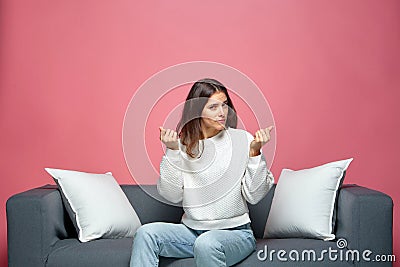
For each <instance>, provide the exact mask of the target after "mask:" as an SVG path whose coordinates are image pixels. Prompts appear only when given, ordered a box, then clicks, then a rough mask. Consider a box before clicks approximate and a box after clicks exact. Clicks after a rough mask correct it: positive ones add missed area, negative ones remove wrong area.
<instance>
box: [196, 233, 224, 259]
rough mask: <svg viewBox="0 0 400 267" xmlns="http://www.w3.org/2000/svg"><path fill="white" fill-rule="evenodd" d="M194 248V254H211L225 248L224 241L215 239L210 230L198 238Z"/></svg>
mask: <svg viewBox="0 0 400 267" xmlns="http://www.w3.org/2000/svg"><path fill="white" fill-rule="evenodd" d="M193 250H194V254H198V255H200V254H203V255H207V254H208V255H210V253H215V252H223V250H224V249H223V245H222V243H221V242H220V241H219V240H217V239H215V238H214V237H213V235H212V234H211V232H210V231H209V232H206V233H204V234H201V235H200V236H198V237H197V238H196V241H195V242H194V247H193Z"/></svg>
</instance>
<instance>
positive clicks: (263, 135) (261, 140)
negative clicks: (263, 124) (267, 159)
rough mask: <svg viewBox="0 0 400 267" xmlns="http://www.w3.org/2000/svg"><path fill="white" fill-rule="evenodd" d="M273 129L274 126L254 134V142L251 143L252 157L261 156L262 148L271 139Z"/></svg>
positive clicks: (250, 154)
mask: <svg viewBox="0 0 400 267" xmlns="http://www.w3.org/2000/svg"><path fill="white" fill-rule="evenodd" d="M273 128H274V126H269V127H268V128H265V129H260V130H258V131H257V132H256V133H255V134H254V140H253V141H251V143H250V152H249V156H250V157H254V156H258V155H260V154H261V152H260V150H261V147H262V146H263V145H265V144H266V143H267V142H268V141H269V140H270V139H271V135H270V132H271V131H272V129H273Z"/></svg>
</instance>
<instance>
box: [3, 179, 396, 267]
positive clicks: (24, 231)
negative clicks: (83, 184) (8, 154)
mask: <svg viewBox="0 0 400 267" xmlns="http://www.w3.org/2000/svg"><path fill="white" fill-rule="evenodd" d="M147 187H148V188H147V189H146V191H147V190H152V191H153V192H154V193H155V192H156V188H155V186H151V185H150V186H147ZM122 189H123V191H124V192H125V194H126V195H127V197H128V199H129V201H130V202H131V204H132V206H133V207H134V209H135V210H136V212H137V214H138V215H139V217H140V220H141V221H142V223H143V224H145V223H149V222H155V221H163V222H176V223H177V222H179V221H180V218H181V215H182V209H181V208H178V207H174V206H170V205H166V204H164V203H161V202H158V201H156V200H154V199H153V198H151V197H150V196H148V195H147V194H146V193H144V192H143V190H141V188H140V187H139V186H136V185H122ZM274 190H275V186H274V187H273V188H272V189H271V190H270V191H269V193H268V194H267V196H266V197H265V198H264V199H263V200H261V201H260V202H259V203H258V204H257V205H249V210H250V217H251V220H252V228H253V231H254V234H255V236H256V237H257V249H256V251H255V252H254V253H253V254H251V255H250V256H249V257H248V258H246V259H245V260H243V261H242V262H240V263H239V264H237V265H236V266H249V267H250V266H251V267H254V266H271V267H273V266H392V264H391V262H390V261H388V262H378V261H375V258H374V257H375V256H376V255H377V254H382V255H390V254H392V214H393V202H392V199H391V198H390V197H389V196H387V195H385V194H383V193H381V192H378V191H374V190H371V189H368V188H365V187H360V186H357V185H344V186H342V188H341V189H340V191H339V197H338V202H337V203H338V209H337V222H336V230H335V231H336V236H337V238H345V239H346V241H347V247H346V248H343V249H339V248H338V244H337V242H336V240H334V241H321V240H315V239H301V238H292V239H263V238H262V236H263V232H264V226H265V222H266V219H267V216H268V213H269V208H270V205H271V201H272V197H273V194H274ZM316 201H317V200H316ZM7 230H8V264H9V266H11V267H17V266H21V267H26V266H30V267H36V266H38V267H39V266H48V267H50V266H51V267H53V266H54V267H63V266H69V267H79V266H82V267H91V266H96V267H102V266H107V267H110V266H111V267H118V266H125V267H126V266H129V258H130V253H131V245H132V239H131V238H124V239H99V240H95V241H91V242H87V243H81V242H79V241H78V239H77V234H76V231H75V229H74V227H73V225H72V222H71V220H70V219H69V217H68V214H67V212H66V210H65V209H64V207H63V203H62V200H61V195H60V192H59V191H58V190H57V187H56V186H53V185H47V186H43V187H40V188H35V189H32V190H29V191H26V192H23V193H19V194H16V195H14V196H12V197H10V198H9V199H8V201H7ZM367 249H368V250H370V251H371V252H372V254H370V255H367V256H368V258H369V259H371V261H369V262H368V261H366V260H364V259H363V258H362V253H363V251H365V250H367ZM273 250H274V251H273ZM279 250H283V251H284V252H280V253H281V254H280V257H279V258H278V254H279V253H278V251H279ZM324 250H326V251H325V252H326V253H323V251H324ZM356 250H357V251H358V252H359V254H358V255H359V260H357V253H356ZM293 251H297V252H298V254H299V258H298V260H297V259H296V252H293ZM311 251H313V252H314V253H315V254H314V253H313V252H311ZM329 251H330V253H331V256H330V255H329V253H328V252H329ZM334 251H336V252H334ZM346 252H349V253H347V254H346ZM271 253H272V254H271ZM282 253H283V254H282ZM285 253H286V254H285ZM290 253H292V254H290ZM289 254H290V255H292V257H289ZM340 254H342V256H340ZM367 254H369V253H367ZM314 255H315V257H314ZM346 255H347V256H346ZM335 256H336V259H335ZM381 258H382V257H381ZM285 259H286V261H285ZM293 259H294V260H293ZM160 266H171V267H172V266H185V267H187V266H195V264H194V260H193V258H187V259H173V258H160Z"/></svg>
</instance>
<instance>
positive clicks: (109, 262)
mask: <svg viewBox="0 0 400 267" xmlns="http://www.w3.org/2000/svg"><path fill="white" fill-rule="evenodd" d="M265 246H267V249H266V247H265ZM131 247H132V238H121V239H99V240H93V241H91V242H86V243H82V242H79V240H78V239H64V240H60V241H58V242H57V243H56V244H55V246H54V247H53V249H52V251H51V253H50V255H49V257H48V260H47V264H46V266H48V267H72V266H74V267H92V266H93V267H103V266H104V267H109V266H127V267H128V266H129V259H130V256H131ZM329 247H331V249H332V250H337V251H339V249H338V247H337V245H336V242H334V241H330V242H326V241H322V240H316V239H301V238H287V239H257V249H256V251H255V252H253V253H252V254H251V255H250V256H249V257H247V258H246V259H244V260H243V261H242V262H240V263H238V264H236V265H235V266H240V267H244V266H247V267H254V266H260V265H261V266H264V265H265V266H268V267H276V266H293V267H295V266H296V267H297V266H298V267H302V266H321V267H322V266H347V267H348V266H354V265H353V263H352V262H351V261H345V260H343V261H340V259H339V258H338V259H337V260H335V261H331V260H329V255H328V253H325V254H324V257H323V260H320V261H319V260H318V258H319V257H321V251H322V250H324V249H325V250H327V251H328V250H329ZM272 250H275V253H273V256H272V261H270V259H269V255H270V253H271V251H272ZM279 250H284V251H286V255H285V257H286V258H287V259H288V261H286V262H285V261H280V260H279V259H278V258H277V254H276V253H277V251H279ZM292 250H296V251H298V252H299V254H300V260H299V261H291V260H290V259H289V256H288V254H289V253H290V251H292ZM304 250H313V251H315V252H316V259H317V260H315V261H309V260H307V258H306V260H304V261H303V260H302V259H301V253H302V252H303V251H304ZM259 251H263V252H262V253H259ZM265 252H267V254H268V255H267V259H265V260H264V261H263V257H265ZM332 255H338V256H339V252H336V253H333V254H332ZM343 255H345V251H343ZM305 257H308V256H307V255H306V256H305ZM260 258H261V259H260ZM343 258H344V259H345V257H344V256H343ZM160 266H168V267H183V266H185V267H188V266H195V262H194V259H193V258H186V259H174V258H164V257H160Z"/></svg>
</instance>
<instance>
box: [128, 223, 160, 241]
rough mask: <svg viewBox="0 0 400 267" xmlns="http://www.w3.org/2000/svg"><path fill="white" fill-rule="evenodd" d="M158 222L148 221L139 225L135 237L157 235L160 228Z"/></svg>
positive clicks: (146, 237)
mask: <svg viewBox="0 0 400 267" xmlns="http://www.w3.org/2000/svg"><path fill="white" fill-rule="evenodd" d="M161 228H162V227H161V225H160V223H148V224H144V225H142V226H140V227H139V228H138V229H137V231H136V233H135V237H134V238H135V239H149V238H150V239H152V238H154V237H156V236H157V235H158V232H159V231H160V229H161Z"/></svg>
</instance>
